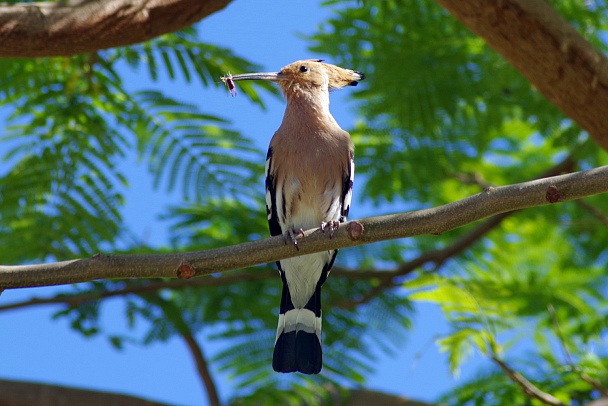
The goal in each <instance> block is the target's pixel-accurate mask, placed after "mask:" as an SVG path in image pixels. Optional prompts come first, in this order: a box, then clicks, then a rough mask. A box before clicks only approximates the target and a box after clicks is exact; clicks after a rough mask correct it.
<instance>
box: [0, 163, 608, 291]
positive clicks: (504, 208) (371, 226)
mask: <svg viewBox="0 0 608 406" xmlns="http://www.w3.org/2000/svg"><path fill="white" fill-rule="evenodd" d="M605 192H608V166H603V167H599V168H595V169H591V170H588V171H583V172H576V173H572V174H567V175H561V176H555V177H551V178H544V179H538V180H534V181H530V182H525V183H519V184H515V185H510V186H502V187H497V188H489V189H487V190H485V191H484V192H482V193H478V194H476V195H473V196H470V197H467V198H465V199H462V200H459V201H457V202H454V203H450V204H446V205H443V206H439V207H435V208H432V209H426V210H419V211H415V212H409V213H400V214H393V215H388V216H380V217H369V218H365V219H361V220H358V221H350V222H348V223H347V224H345V225H343V226H342V227H340V229H338V230H337V231H336V233H335V234H334V237H333V238H332V239H330V238H329V237H328V235H327V234H325V233H322V232H320V231H319V229H311V230H308V231H306V232H305V233H304V237H298V239H299V243H298V247H299V250H296V248H295V247H294V246H293V245H292V244H285V242H284V240H283V237H281V236H276V237H271V238H266V239H262V240H257V241H253V242H248V243H244V244H238V245H234V246H230V247H224V248H218V249H213V250H208V251H201V252H186V253H176V254H154V255H104V254H97V255H95V256H93V257H91V258H88V259H75V260H72V261H64V262H57V263H51V264H35V265H16V266H0V289H1V288H23V287H33V286H49V285H60V284H69V283H78V282H88V281H92V280H95V279H110V278H159V277H178V278H181V279H188V278H190V277H193V276H202V275H208V274H212V273H217V272H224V271H228V270H232V269H239V268H245V267H250V266H254V265H259V264H263V263H267V262H272V261H277V260H279V259H284V258H291V257H295V256H299V255H304V254H311V253H314V252H320V251H324V250H329V249H337V248H344V247H352V246H357V245H362V244H369V243H372V242H377V241H384V240H390V239H396V238H405V237H413V236H417V235H423V234H441V233H444V232H446V231H449V230H452V229H454V228H457V227H460V226H463V225H466V224H469V223H472V222H474V221H477V220H480V219H483V218H486V217H489V216H492V215H495V214H499V213H505V212H509V211H512V210H518V209H523V208H527V207H535V206H542V205H546V204H552V203H557V202H565V201H569V200H576V199H580V198H582V197H585V196H591V195H594V194H599V193H605Z"/></svg>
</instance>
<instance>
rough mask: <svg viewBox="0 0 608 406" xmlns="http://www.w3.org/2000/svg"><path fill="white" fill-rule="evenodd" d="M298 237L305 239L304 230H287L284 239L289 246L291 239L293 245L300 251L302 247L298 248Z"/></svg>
mask: <svg viewBox="0 0 608 406" xmlns="http://www.w3.org/2000/svg"><path fill="white" fill-rule="evenodd" d="M298 235H301V236H302V237H304V230H302V229H301V228H300V229H299V230H296V229H295V228H291V229H289V230H287V232H286V233H285V234H284V235H283V239H284V240H285V244H287V239H290V240H291V242H292V243H293V245H295V246H296V249H297V250H298V251H300V247H298V239H297V238H298Z"/></svg>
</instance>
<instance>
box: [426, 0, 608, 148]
mask: <svg viewBox="0 0 608 406" xmlns="http://www.w3.org/2000/svg"><path fill="white" fill-rule="evenodd" d="M437 3H439V4H440V5H442V6H443V7H445V8H446V9H447V10H448V11H449V12H450V13H452V14H453V15H454V17H456V18H457V19H458V20H460V22H462V23H463V24H464V25H465V26H467V27H468V28H469V29H470V30H471V31H473V32H474V33H475V34H477V35H479V36H480V37H482V38H483V39H484V40H485V41H486V42H487V43H488V45H489V46H491V47H492V48H493V49H494V50H496V51H497V52H498V53H499V54H501V55H502V56H503V57H504V58H505V59H506V60H508V61H509V62H510V63H511V64H512V65H513V66H514V67H515V68H516V69H517V70H519V71H520V72H521V73H522V75H523V76H525V77H526V79H528V80H529V81H530V83H532V85H534V87H536V88H537V89H538V91H539V92H540V93H542V94H543V96H545V97H546V98H547V99H548V100H549V101H550V102H551V103H553V104H555V105H556V106H557V107H558V108H559V109H560V110H562V111H563V112H564V114H566V115H567V116H568V117H570V118H572V119H573V120H574V121H575V122H576V123H577V124H578V125H579V126H581V128H582V129H584V130H585V131H587V132H588V133H589V135H591V137H592V138H593V139H594V140H595V141H596V142H597V143H598V144H599V145H600V146H601V147H602V148H604V149H605V150H608V132H606V128H608V114H606V106H608V59H607V58H606V56H604V55H603V54H602V53H601V52H600V51H598V50H597V49H596V48H595V47H594V46H593V45H592V44H590V43H589V42H588V41H587V40H585V39H584V38H583V37H582V36H581V35H580V34H579V33H578V32H577V31H576V30H575V29H574V28H573V27H572V26H571V25H570V24H569V23H568V22H567V21H566V20H565V19H564V18H563V17H561V16H560V15H559V14H558V13H557V12H556V11H555V10H554V9H553V8H552V7H551V5H550V4H549V2H548V1H547V0H501V1H496V0H437Z"/></svg>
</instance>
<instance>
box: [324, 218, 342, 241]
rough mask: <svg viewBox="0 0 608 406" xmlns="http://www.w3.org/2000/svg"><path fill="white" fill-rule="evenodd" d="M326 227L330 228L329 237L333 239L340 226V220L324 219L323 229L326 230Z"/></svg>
mask: <svg viewBox="0 0 608 406" xmlns="http://www.w3.org/2000/svg"><path fill="white" fill-rule="evenodd" d="M326 228H329V239H330V240H331V239H332V238H333V236H334V233H335V232H336V230H337V229H338V228H340V222H339V221H335V220H332V221H328V222H325V221H322V222H321V231H323V232H325V229H326Z"/></svg>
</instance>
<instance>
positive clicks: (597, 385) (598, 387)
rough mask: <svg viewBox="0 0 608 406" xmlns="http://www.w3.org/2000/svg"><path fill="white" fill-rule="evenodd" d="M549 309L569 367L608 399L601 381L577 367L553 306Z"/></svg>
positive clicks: (606, 390) (607, 393) (607, 392)
mask: <svg viewBox="0 0 608 406" xmlns="http://www.w3.org/2000/svg"><path fill="white" fill-rule="evenodd" d="M547 308H548V310H549V314H550V315H551V320H552V322H553V327H554V328H555V334H556V335H557V338H558V340H559V342H560V344H561V346H562V351H563V352H564V355H565V357H566V361H567V362H568V365H569V366H570V368H571V369H572V371H574V372H575V373H577V374H578V375H579V376H580V377H581V379H582V380H583V381H585V382H587V383H588V384H590V385H591V386H593V388H594V389H595V390H597V391H598V392H600V393H601V394H602V396H604V397H608V389H606V388H605V387H603V386H602V384H601V382H600V381H598V380H596V379H593V378H592V377H590V376H589V375H587V374H586V373H584V372H583V371H581V369H580V368H579V367H578V366H577V365H575V364H574V361H573V360H572V356H571V355H570V351H569V350H568V347H567V346H566V340H565V339H564V335H563V333H562V329H561V328H560V326H559V322H558V320H557V317H556V315H555V308H554V307H553V305H551V304H550V305H549V306H547Z"/></svg>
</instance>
